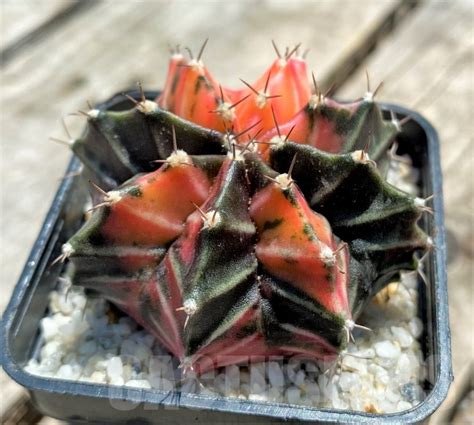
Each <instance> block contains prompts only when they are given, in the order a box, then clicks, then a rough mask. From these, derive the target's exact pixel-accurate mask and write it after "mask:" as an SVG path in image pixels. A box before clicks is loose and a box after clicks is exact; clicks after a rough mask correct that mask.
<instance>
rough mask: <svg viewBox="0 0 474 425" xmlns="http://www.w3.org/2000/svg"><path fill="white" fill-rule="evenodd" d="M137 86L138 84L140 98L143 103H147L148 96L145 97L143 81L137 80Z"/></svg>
mask: <svg viewBox="0 0 474 425" xmlns="http://www.w3.org/2000/svg"><path fill="white" fill-rule="evenodd" d="M137 86H138V90H139V92H140V99H141V101H142V103H145V101H146V98H145V92H144V90H143V86H142V83H141V82H140V81H137Z"/></svg>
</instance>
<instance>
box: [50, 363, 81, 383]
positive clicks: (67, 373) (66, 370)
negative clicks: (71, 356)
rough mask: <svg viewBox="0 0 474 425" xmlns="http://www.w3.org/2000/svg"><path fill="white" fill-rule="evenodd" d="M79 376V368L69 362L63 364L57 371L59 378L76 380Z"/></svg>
mask: <svg viewBox="0 0 474 425" xmlns="http://www.w3.org/2000/svg"><path fill="white" fill-rule="evenodd" d="M79 376H80V371H79V370H78V368H77V367H76V368H74V367H72V366H71V365H68V364H65V365H62V366H61V367H60V368H59V369H58V371H57V373H56V377H58V378H59V379H67V380H75V379H77V378H79Z"/></svg>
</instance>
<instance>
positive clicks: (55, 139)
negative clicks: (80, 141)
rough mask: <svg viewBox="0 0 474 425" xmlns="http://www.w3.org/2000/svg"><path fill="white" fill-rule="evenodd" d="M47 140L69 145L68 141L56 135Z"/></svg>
mask: <svg viewBox="0 0 474 425" xmlns="http://www.w3.org/2000/svg"><path fill="white" fill-rule="evenodd" d="M49 140H51V141H52V142H56V143H60V144H61V145H65V146H67V147H68V148H70V147H71V143H70V142H66V141H65V140H61V139H58V138H57V137H50V138H49Z"/></svg>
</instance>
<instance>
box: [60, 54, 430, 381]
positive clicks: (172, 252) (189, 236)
mask: <svg viewBox="0 0 474 425" xmlns="http://www.w3.org/2000/svg"><path fill="white" fill-rule="evenodd" d="M267 81H268V83H267ZM265 86H267V87H266V95H268V96H275V95H281V97H272V98H269V99H266V102H264V103H263V104H262V103H260V104H259V105H257V103H256V101H257V100H260V101H261V100H262V98H258V96H257V95H256V94H255V93H253V91H252V90H251V89H250V88H248V87H245V88H243V89H241V90H231V89H227V88H223V89H222V95H221V90H220V87H219V85H218V84H217V82H216V81H215V80H214V78H213V77H212V75H211V74H210V73H209V71H208V70H207V68H206V67H205V66H204V65H203V64H202V62H200V61H196V60H191V61H189V60H187V59H185V58H183V57H182V56H180V55H174V56H173V58H172V60H171V63H170V67H169V75H168V79H167V83H166V86H165V89H164V91H163V93H162V95H161V97H160V98H159V99H158V100H157V101H158V103H154V102H153V101H146V102H143V101H142V102H139V103H138V105H136V106H135V107H134V108H132V109H130V110H126V111H118V112H112V111H106V110H100V111H91V113H90V115H89V118H88V126H87V130H86V132H85V134H84V137H82V138H81V139H79V140H77V141H76V142H75V143H74V145H73V150H74V152H75V153H76V154H77V155H78V156H79V157H80V158H81V159H82V160H83V162H84V164H85V174H86V176H87V177H88V178H90V179H91V180H93V181H94V182H95V183H97V184H99V185H100V186H101V187H103V188H105V189H106V190H109V192H108V194H107V195H106V196H105V199H98V197H97V195H95V196H94V200H95V201H96V202H97V203H102V205H101V206H100V205H98V206H96V208H95V211H94V212H93V214H92V217H91V218H90V219H89V220H88V221H87V222H86V223H85V224H84V226H83V227H82V228H81V229H80V230H79V231H78V232H77V233H76V235H74V236H73V237H72V238H71V239H70V240H69V242H68V244H67V246H66V248H67V249H65V252H67V253H68V255H69V258H70V261H71V262H72V264H73V270H74V272H73V283H74V284H77V285H81V286H83V287H85V288H87V289H89V290H93V291H96V292H99V293H101V294H102V295H103V296H104V297H105V298H106V299H108V300H110V301H111V302H113V303H114V304H116V305H117V306H118V307H119V308H121V309H122V310H123V311H125V312H126V313H127V314H129V315H131V316H132V317H133V318H134V319H135V320H136V321H137V322H138V323H140V324H141V325H142V326H143V327H144V328H146V329H147V330H148V331H150V332H151V333H153V334H154V335H155V336H156V337H157V338H158V339H159V341H160V342H161V343H162V344H163V346H164V347H166V348H167V349H168V350H169V351H170V352H171V353H173V354H174V355H175V356H176V357H178V358H179V359H180V361H181V362H182V364H183V366H186V367H192V368H194V369H195V370H197V371H198V372H204V371H206V370H209V369H212V368H215V367H220V366H224V365H228V364H238V363H242V362H247V361H248V360H249V356H252V358H253V359H261V358H262V357H267V356H290V355H300V356H303V357H306V358H311V359H316V360H321V359H324V360H328V359H334V358H335V357H337V355H338V353H339V352H340V351H341V350H342V349H344V347H345V346H346V345H347V342H348V339H347V335H348V331H350V329H349V324H350V323H352V321H355V320H357V317H358V316H359V314H360V312H361V311H362V309H363V306H364V304H365V303H366V302H367V300H369V299H370V297H371V296H372V295H373V294H374V293H376V292H377V291H378V290H379V289H380V288H382V287H383V286H384V285H385V284H387V283H388V282H390V281H391V280H392V279H394V278H395V277H396V276H397V274H398V273H399V272H400V271H401V270H413V269H415V268H416V266H417V264H416V261H415V260H414V255H413V254H414V253H415V252H416V251H417V250H423V249H426V248H427V247H428V246H429V243H428V237H427V236H426V234H425V233H424V232H423V231H422V230H421V229H420V228H419V227H418V226H417V221H418V219H419V218H420V215H421V212H422V210H421V209H420V207H419V203H417V202H416V200H415V199H413V198H412V197H410V196H409V195H407V194H404V193H403V192H401V191H399V190H397V189H395V188H394V187H392V186H390V185H389V184H388V183H386V182H385V181H384V179H383V177H382V175H381V174H380V172H379V171H378V170H377V168H375V166H374V162H373V161H370V160H368V158H367V152H366V153H364V152H362V151H361V149H364V148H366V149H367V151H368V154H369V155H370V156H371V158H372V159H375V160H377V163H378V164H379V165H380V164H381V163H383V161H384V158H385V156H386V155H385V154H386V148H387V146H388V144H389V142H390V141H391V140H392V138H393V137H394V135H395V133H396V131H397V128H396V127H397V126H396V124H395V123H392V122H387V121H384V120H383V117H382V114H381V112H380V110H379V109H378V106H377V104H376V103H374V102H373V101H372V100H371V99H365V100H364V99H362V100H359V101H356V102H353V103H351V104H340V103H337V102H335V101H333V100H331V99H328V98H318V99H316V101H315V98H314V96H311V93H310V90H309V83H308V81H307V78H306V64H305V62H304V61H303V60H302V59H301V58H298V57H290V58H287V59H285V60H282V59H277V60H276V61H275V62H274V63H272V65H271V66H270V68H269V69H268V70H267V71H266V72H265V73H264V74H263V75H262V77H261V78H260V79H258V80H257V81H256V82H255V83H254V85H252V88H254V89H255V90H257V92H262V91H263V90H264V89H265ZM222 96H223V98H222ZM241 99H245V100H243V101H242V102H240V103H239V104H238V105H237V106H235V107H234V108H231V110H232V113H231V114H229V115H227V118H229V122H225V121H224V122H223V120H222V117H221V116H220V114H219V113H216V111H217V110H218V108H219V107H222V105H223V103H225V104H226V105H227V106H228V105H229V104H230V103H235V102H237V101H239V100H241ZM224 106H225V105H224ZM272 106H273V112H272ZM275 120H276V122H277V123H278V129H277V128H276V126H275ZM259 121H260V123H259V125H258V126H256V127H255V128H254V129H252V132H251V133H250V135H252V134H254V135H255V134H256V133H257V132H258V131H259V130H260V133H259V134H260V136H259V140H260V141H263V142H265V141H266V142H271V144H260V145H256V146H252V144H250V145H249V146H248V149H247V150H243V147H242V146H243V143H244V141H245V142H246V139H247V136H248V135H245V137H243V138H240V139H239V140H237V139H232V138H231V137H229V135H224V134H223V133H222V131H223V130H224V129H227V130H229V128H233V131H234V133H238V132H240V131H242V130H244V129H245V128H247V127H248V126H251V125H253V124H255V123H256V122H259ZM229 125H230V126H231V127H229ZM291 129H293V130H292V132H291V137H289V140H285V138H286V137H285V136H286V135H288V133H289V132H290V130H291ZM262 130H264V131H262ZM173 134H176V136H177V137H176V140H175V142H176V144H177V147H176V146H175V143H174V142H173V136H172V135H173ZM280 136H281V137H280ZM273 142H275V143H273ZM255 147H256V148H255ZM176 149H179V150H178V151H177V150H176ZM157 159H159V160H162V161H164V162H165V163H164V164H163V165H161V166H157V163H156V162H153V161H154V160H157ZM290 164H292V165H290ZM157 167H158V168H157ZM290 168H291V169H292V173H291V177H290V176H288V175H287V174H285V173H287V172H288V170H289V169H290ZM110 190H111V191H110ZM250 360H251V359H250Z"/></svg>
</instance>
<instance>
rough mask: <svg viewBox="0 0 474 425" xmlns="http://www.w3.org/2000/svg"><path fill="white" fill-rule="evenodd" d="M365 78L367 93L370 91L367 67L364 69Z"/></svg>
mask: <svg viewBox="0 0 474 425" xmlns="http://www.w3.org/2000/svg"><path fill="white" fill-rule="evenodd" d="M365 78H366V82H367V93H370V77H369V71H367V69H366V70H365Z"/></svg>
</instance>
